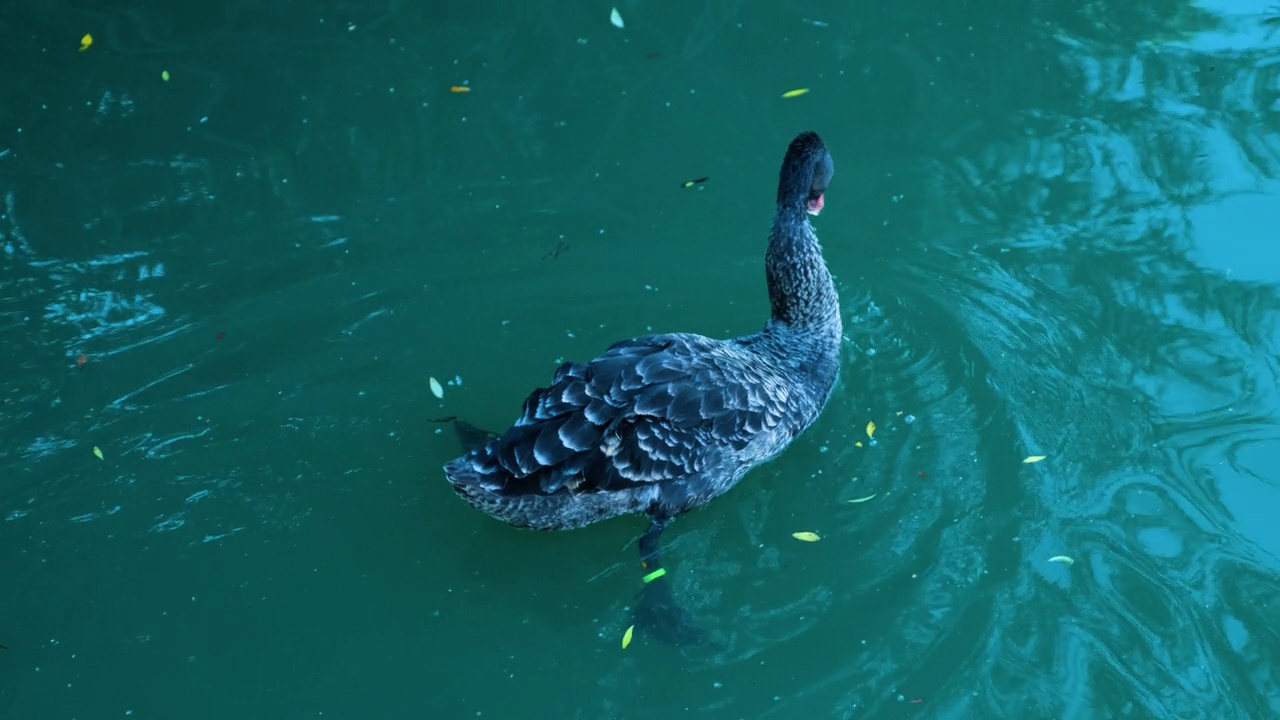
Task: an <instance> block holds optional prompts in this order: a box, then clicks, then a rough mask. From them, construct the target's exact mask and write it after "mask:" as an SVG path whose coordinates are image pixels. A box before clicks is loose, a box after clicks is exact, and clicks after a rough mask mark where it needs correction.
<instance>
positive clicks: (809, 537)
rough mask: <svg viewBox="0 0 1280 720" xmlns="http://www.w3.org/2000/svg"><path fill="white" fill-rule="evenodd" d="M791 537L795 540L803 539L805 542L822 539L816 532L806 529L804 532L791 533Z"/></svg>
mask: <svg viewBox="0 0 1280 720" xmlns="http://www.w3.org/2000/svg"><path fill="white" fill-rule="evenodd" d="M791 537H793V538H795V539H797V540H803V541H805V542H818V541H819V540H821V539H822V538H820V537H818V533H815V532H809V531H808V530H806V531H804V532H798V533H791Z"/></svg>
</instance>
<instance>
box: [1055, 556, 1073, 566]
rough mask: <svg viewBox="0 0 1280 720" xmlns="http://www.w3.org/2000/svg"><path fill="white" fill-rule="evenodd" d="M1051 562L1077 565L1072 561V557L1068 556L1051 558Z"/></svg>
mask: <svg viewBox="0 0 1280 720" xmlns="http://www.w3.org/2000/svg"><path fill="white" fill-rule="evenodd" d="M1049 562H1060V563H1066V564H1068V565H1075V564H1076V561H1075V560H1072V559H1071V558H1070V557H1068V556H1066V555H1054V556H1053V557H1051V558H1049Z"/></svg>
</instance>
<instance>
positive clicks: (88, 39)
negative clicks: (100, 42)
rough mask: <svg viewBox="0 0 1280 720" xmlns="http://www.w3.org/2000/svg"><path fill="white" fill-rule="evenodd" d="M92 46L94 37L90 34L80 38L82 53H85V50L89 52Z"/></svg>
mask: <svg viewBox="0 0 1280 720" xmlns="http://www.w3.org/2000/svg"><path fill="white" fill-rule="evenodd" d="M92 44H93V36H92V35H90V34H89V33H85V34H84V37H82V38H80V52H84V51H85V50H88V49H89V46H90V45H92Z"/></svg>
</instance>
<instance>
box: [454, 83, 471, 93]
mask: <svg viewBox="0 0 1280 720" xmlns="http://www.w3.org/2000/svg"><path fill="white" fill-rule="evenodd" d="M449 92H451V93H469V92H471V88H469V87H467V86H466V85H450V86H449Z"/></svg>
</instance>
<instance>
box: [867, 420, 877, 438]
mask: <svg viewBox="0 0 1280 720" xmlns="http://www.w3.org/2000/svg"><path fill="white" fill-rule="evenodd" d="M875 434H876V421H875V420H872V421H870V422H868V423H867V437H875Z"/></svg>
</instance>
